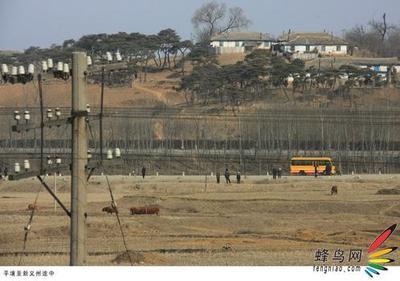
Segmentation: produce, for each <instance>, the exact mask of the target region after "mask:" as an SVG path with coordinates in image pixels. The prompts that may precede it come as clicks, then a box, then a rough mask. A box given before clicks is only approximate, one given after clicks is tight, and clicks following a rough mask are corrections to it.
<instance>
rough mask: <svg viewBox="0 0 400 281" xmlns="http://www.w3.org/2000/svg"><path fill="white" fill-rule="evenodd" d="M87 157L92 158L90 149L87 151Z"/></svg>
mask: <svg viewBox="0 0 400 281" xmlns="http://www.w3.org/2000/svg"><path fill="white" fill-rule="evenodd" d="M87 158H88V159H92V152H91V151H90V149H89V150H88V151H87Z"/></svg>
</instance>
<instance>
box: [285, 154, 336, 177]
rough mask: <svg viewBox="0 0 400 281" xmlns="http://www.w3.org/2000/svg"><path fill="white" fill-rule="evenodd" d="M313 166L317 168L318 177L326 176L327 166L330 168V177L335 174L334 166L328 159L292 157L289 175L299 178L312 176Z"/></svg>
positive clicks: (330, 159) (313, 172)
mask: <svg viewBox="0 0 400 281" xmlns="http://www.w3.org/2000/svg"><path fill="white" fill-rule="evenodd" d="M315 166H317V172H318V174H319V175H326V174H327V172H326V168H327V166H330V167H331V173H330V174H331V175H334V174H336V167H335V164H334V163H333V160H332V158H330V157H293V158H292V159H290V174H291V175H299V176H306V175H314V174H315ZM328 170H329V168H328Z"/></svg>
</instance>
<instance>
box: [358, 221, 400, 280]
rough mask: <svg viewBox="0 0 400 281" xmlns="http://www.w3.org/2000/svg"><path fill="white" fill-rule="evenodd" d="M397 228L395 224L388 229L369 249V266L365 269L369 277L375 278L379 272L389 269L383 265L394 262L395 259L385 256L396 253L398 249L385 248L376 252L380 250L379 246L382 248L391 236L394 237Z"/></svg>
mask: <svg viewBox="0 0 400 281" xmlns="http://www.w3.org/2000/svg"><path fill="white" fill-rule="evenodd" d="M396 226H397V224H394V225H392V226H391V227H389V228H388V229H386V230H385V231H384V232H382V233H381V234H380V235H379V236H378V237H377V238H376V239H375V241H374V242H372V244H371V246H370V247H369V248H368V254H369V256H368V266H367V268H366V269H365V273H366V274H368V276H369V277H371V278H373V277H374V275H379V274H380V273H379V271H378V270H382V271H384V270H387V268H386V267H384V266H383V265H385V264H389V263H392V262H394V259H388V258H384V257H383V256H385V255H387V254H389V253H391V252H394V251H395V250H397V247H389V248H385V249H382V250H379V251H376V252H375V253H374V251H375V250H376V249H378V248H379V246H381V245H382V244H383V243H384V242H385V241H386V240H387V239H388V238H389V236H390V235H392V233H393V232H394V230H395V229H396Z"/></svg>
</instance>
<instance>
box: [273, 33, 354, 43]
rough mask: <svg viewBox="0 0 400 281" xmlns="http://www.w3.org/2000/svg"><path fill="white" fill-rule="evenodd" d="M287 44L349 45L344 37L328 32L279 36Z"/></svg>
mask: <svg viewBox="0 0 400 281" xmlns="http://www.w3.org/2000/svg"><path fill="white" fill-rule="evenodd" d="M279 40H280V41H284V42H285V44H286V45H348V44H349V43H348V42H346V41H345V40H344V39H342V38H340V37H337V36H333V35H332V34H330V33H327V32H292V33H284V34H282V35H281V36H280V37H279Z"/></svg>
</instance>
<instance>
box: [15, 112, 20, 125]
mask: <svg viewBox="0 0 400 281" xmlns="http://www.w3.org/2000/svg"><path fill="white" fill-rule="evenodd" d="M14 120H15V121H17V123H18V122H19V120H21V115H20V114H19V111H18V110H16V111H14Z"/></svg>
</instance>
